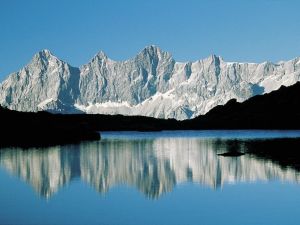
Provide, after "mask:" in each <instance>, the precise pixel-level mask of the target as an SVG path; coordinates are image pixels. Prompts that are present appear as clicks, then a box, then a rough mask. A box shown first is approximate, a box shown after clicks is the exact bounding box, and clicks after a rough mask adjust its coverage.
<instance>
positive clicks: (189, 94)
mask: <svg viewBox="0 0 300 225" xmlns="http://www.w3.org/2000/svg"><path fill="white" fill-rule="evenodd" d="M299 80H300V58H296V59H293V60H290V61H286V62H279V63H277V64H274V63H270V62H264V63H261V64H256V63H237V62H225V61H224V60H223V59H222V58H221V57H217V56H215V55H212V56H210V57H208V58H206V59H203V60H199V61H196V62H186V63H181V62H175V60H174V59H173V58H172V56H171V54H169V53H167V52H164V51H162V50H161V49H159V48H158V47H155V46H149V47H146V48H145V49H144V50H142V51H141V52H140V53H139V54H138V55H137V56H136V57H134V58H132V59H129V60H126V61H119V62H117V61H113V60H111V59H109V58H108V57H107V56H106V55H105V54H104V53H103V52H99V53H98V54H97V55H96V56H95V57H94V58H93V59H92V60H91V62H89V63H88V64H86V65H83V66H81V67H80V68H75V67H71V66H70V65H68V64H67V63H65V62H63V61H61V60H59V59H58V58H57V57H55V56H53V55H52V54H51V53H50V52H49V51H48V50H43V51H41V52H39V53H37V54H36V55H35V56H34V57H33V59H32V61H31V62H30V63H29V64H28V65H27V66H25V67H24V68H23V69H21V70H20V71H19V72H16V73H13V74H11V75H9V76H8V78H7V79H6V80H5V81H3V82H2V83H1V84H0V104H1V105H3V106H6V107H8V108H10V109H15V110H20V111H37V110H48V111H51V112H61V113H75V112H77V113H78V112H86V113H103V114H125V115H145V116H152V117H157V118H175V119H179V120H182V119H187V118H193V117H195V116H198V115H201V114H204V113H206V112H208V111H209V110H210V109H212V108H213V107H215V106H216V105H223V104H225V103H226V102H227V101H228V100H230V99H232V98H236V99H237V100H238V101H244V100H246V99H248V98H250V97H252V96H254V95H257V94H264V93H268V92H270V91H273V90H276V89H278V88H279V87H280V86H281V85H286V86H289V85H292V84H294V83H296V82H297V81H299Z"/></svg>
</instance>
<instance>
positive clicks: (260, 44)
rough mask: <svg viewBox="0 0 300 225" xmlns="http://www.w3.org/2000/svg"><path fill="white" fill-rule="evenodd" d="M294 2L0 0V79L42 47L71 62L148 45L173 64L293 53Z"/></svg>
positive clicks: (297, 43) (297, 40) (297, 47)
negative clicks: (214, 57)
mask: <svg viewBox="0 0 300 225" xmlns="http://www.w3.org/2000/svg"><path fill="white" fill-rule="evenodd" d="M299 11H300V1H298V0H202V1H201V0H181V1H179V0H151V1H148V0H139V1H138V0H126V1H125V0H118V1H117V0H107V1H101V0H82V1H79V0H78V1H76V0H43V1H39V0H26V1H24V0H19V1H17V0H1V1H0V80H2V79H3V78H4V76H6V75H8V74H9V73H11V72H14V71H16V70H19V69H20V68H21V67H23V66H24V65H25V64H27V63H28V62H29V61H30V59H31V58H32V56H33V55H34V53H35V52H37V51H39V50H41V49H50V50H51V51H52V52H53V53H54V54H55V55H57V56H58V57H59V58H61V59H63V60H65V61H67V62H68V63H70V64H71V65H74V66H79V65H82V64H84V63H87V62H88V61H89V60H90V59H91V58H92V57H93V56H94V55H95V54H96V53H97V52H98V51H100V50H103V51H104V52H106V54H107V55H108V56H109V57H110V58H112V59H115V60H124V59H128V58H130V57H133V56H134V55H135V54H136V53H138V52H139V51H140V50H142V49H143V48H144V47H145V46H147V45H151V44H155V45H157V46H159V47H160V48H162V49H163V50H166V51H169V52H171V53H172V55H173V56H174V58H175V59H176V60H178V61H189V60H197V59H201V58H204V57H207V56H208V55H210V54H212V53H214V54H216V55H221V56H222V57H223V58H224V59H225V60H226V61H251V62H262V61H266V60H270V61H274V62H276V61H279V60H286V59H291V58H294V57H296V56H300V13H299Z"/></svg>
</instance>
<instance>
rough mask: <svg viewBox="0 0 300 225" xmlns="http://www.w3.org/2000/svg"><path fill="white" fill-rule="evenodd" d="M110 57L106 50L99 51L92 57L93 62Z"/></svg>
mask: <svg viewBox="0 0 300 225" xmlns="http://www.w3.org/2000/svg"><path fill="white" fill-rule="evenodd" d="M107 59H108V57H107V55H106V54H105V52H104V51H102V50H101V51H99V52H98V53H97V54H96V55H95V56H94V57H93V58H92V62H95V61H104V60H107Z"/></svg>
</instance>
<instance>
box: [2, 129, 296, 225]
mask: <svg viewBox="0 0 300 225" xmlns="http://www.w3.org/2000/svg"><path fill="white" fill-rule="evenodd" d="M282 137H300V131H176V132H153V133H152V132H151V133H141V132H140V133H139V132H105V133H102V140H101V141H98V142H83V143H81V144H78V145H68V146H56V147H48V148H43V149H41V148H40V149H35V148H32V149H27V150H24V149H20V148H7V149H2V150H0V224H108V225H109V224H116V225H117V224H149V225H150V224H154V225H155V224H180V225H181V224H187V225H189V224H230V225H233V224H239V225H240V224H244V225H245V224H300V217H299V215H300V184H299V182H300V173H299V172H298V171H296V170H295V169H293V168H292V167H291V168H290V167H282V166H280V165H279V164H278V163H276V162H273V161H271V160H269V159H261V158H258V157H255V156H253V155H248V154H246V155H243V156H241V157H222V156H218V155H217V153H222V152H226V150H227V149H226V148H227V147H226V145H225V144H223V143H225V142H226V141H227V140H229V139H237V140H243V139H251V140H252V139H253V140H254V139H275V138H282ZM283 151H284V150H283ZM299 151H300V149H299Z"/></svg>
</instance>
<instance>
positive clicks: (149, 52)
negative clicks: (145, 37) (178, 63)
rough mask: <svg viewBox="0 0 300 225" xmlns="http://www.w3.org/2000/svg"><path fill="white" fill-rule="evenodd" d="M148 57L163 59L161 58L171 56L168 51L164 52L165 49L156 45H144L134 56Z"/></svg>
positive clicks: (138, 57) (137, 57)
mask: <svg viewBox="0 0 300 225" xmlns="http://www.w3.org/2000/svg"><path fill="white" fill-rule="evenodd" d="M149 58H152V59H153V58H155V59H157V60H163V59H170V58H172V55H171V54H170V53H169V52H165V51H163V50H161V49H160V48H159V47H157V46H156V45H150V46H147V47H145V48H144V49H143V50H142V51H140V52H139V53H138V55H137V56H136V59H149Z"/></svg>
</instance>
